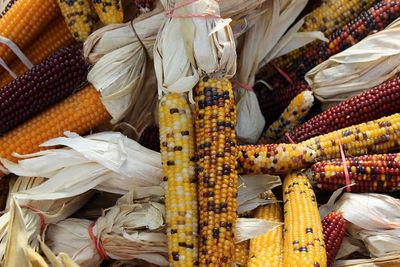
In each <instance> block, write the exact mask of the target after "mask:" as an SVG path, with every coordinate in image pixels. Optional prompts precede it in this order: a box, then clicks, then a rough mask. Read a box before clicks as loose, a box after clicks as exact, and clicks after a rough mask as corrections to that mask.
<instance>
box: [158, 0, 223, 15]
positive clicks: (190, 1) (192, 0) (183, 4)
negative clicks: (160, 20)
mask: <svg viewBox="0 0 400 267" xmlns="http://www.w3.org/2000/svg"><path fill="white" fill-rule="evenodd" d="M196 1H198V0H186V1H184V2H182V3H180V4H179V5H177V6H175V7H173V8H171V9H169V10H167V11H166V12H165V13H164V16H166V17H168V18H221V16H220V15H213V14H172V12H174V11H175V10H177V9H178V8H181V7H183V6H187V5H189V4H191V3H194V2H196Z"/></svg>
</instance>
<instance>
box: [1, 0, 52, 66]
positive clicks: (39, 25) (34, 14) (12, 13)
mask: <svg viewBox="0 0 400 267" xmlns="http://www.w3.org/2000/svg"><path fill="white" fill-rule="evenodd" d="M10 3H12V4H11V6H10V7H7V11H6V12H5V13H4V15H2V16H1V18H0V36H3V37H6V38H8V39H10V40H11V41H13V42H14V43H15V44H16V45H17V46H18V47H19V48H20V49H21V50H23V49H25V48H26V47H27V46H28V45H30V44H31V43H32V41H33V40H34V38H35V37H36V36H38V35H39V33H40V32H41V31H42V30H43V29H44V28H45V27H46V26H47V24H48V23H49V22H50V21H51V20H52V19H53V18H55V17H57V16H58V15H59V11H58V8H57V4H56V0H46V1H39V0H18V1H12V2H10ZM0 58H2V59H3V60H4V61H5V62H6V63H7V64H9V63H10V62H11V60H12V59H13V58H15V55H14V53H13V52H12V51H11V49H9V48H8V46H6V45H5V44H0Z"/></svg>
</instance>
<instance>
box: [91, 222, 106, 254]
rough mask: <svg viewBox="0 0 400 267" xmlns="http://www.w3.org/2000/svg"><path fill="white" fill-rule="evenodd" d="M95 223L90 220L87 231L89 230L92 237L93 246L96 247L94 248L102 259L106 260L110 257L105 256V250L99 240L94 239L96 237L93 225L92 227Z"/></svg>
mask: <svg viewBox="0 0 400 267" xmlns="http://www.w3.org/2000/svg"><path fill="white" fill-rule="evenodd" d="M95 224H96V222H92V223H91V224H90V225H89V227H88V232H89V236H90V239H92V241H93V243H94V247H95V248H96V250H97V252H98V253H99V255H100V257H101V258H102V259H103V260H108V259H110V257H108V256H107V254H106V252H105V250H104V247H103V244H102V243H101V242H100V240H99V241H96V237H95V236H94V234H93V227H94V225H95Z"/></svg>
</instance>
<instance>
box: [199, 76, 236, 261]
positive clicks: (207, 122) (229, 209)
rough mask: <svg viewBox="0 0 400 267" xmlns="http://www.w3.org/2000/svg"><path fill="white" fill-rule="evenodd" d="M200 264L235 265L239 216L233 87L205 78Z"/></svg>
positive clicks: (201, 100) (202, 94) (202, 93)
mask: <svg viewBox="0 0 400 267" xmlns="http://www.w3.org/2000/svg"><path fill="white" fill-rule="evenodd" d="M195 100H196V101H195V102H196V119H195V129H196V152H197V158H198V162H197V166H198V169H197V171H198V172H197V175H198V176H197V177H198V182H199V187H198V190H199V193H198V196H199V214H200V220H199V228H200V252H199V254H200V257H199V259H200V260H199V261H200V266H231V265H232V255H233V253H234V249H235V245H234V243H233V239H234V235H235V224H236V217H237V215H236V212H237V199H236V198H237V171H236V157H237V150H236V131H235V128H236V106H235V99H234V96H233V91H232V85H231V83H230V82H229V81H228V80H227V79H224V78H221V79H211V78H208V77H203V78H202V79H200V82H199V86H198V88H196V90H195Z"/></svg>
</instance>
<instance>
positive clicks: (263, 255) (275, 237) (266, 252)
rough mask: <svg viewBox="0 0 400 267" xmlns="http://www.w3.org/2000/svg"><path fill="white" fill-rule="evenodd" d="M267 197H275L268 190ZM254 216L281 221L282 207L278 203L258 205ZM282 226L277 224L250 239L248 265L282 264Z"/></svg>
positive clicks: (252, 266)
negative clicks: (264, 232) (266, 231)
mask: <svg viewBox="0 0 400 267" xmlns="http://www.w3.org/2000/svg"><path fill="white" fill-rule="evenodd" d="M267 198H268V199H276V197H275V196H274V194H273V193H272V192H271V191H270V192H269V193H268V194H267ZM254 217H255V218H258V219H263V220H266V221H269V222H282V220H283V218H282V209H281V206H280V204H279V203H273V204H268V205H265V206H260V207H258V208H257V209H256V211H255V213H254ZM282 229H283V225H282V226H278V227H276V228H274V229H273V230H271V231H269V232H268V233H266V234H264V235H262V236H259V237H256V238H253V239H251V240H250V252H249V261H248V264H247V266H248V267H264V266H269V267H281V266H282V252H283V239H282Z"/></svg>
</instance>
